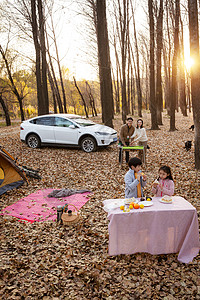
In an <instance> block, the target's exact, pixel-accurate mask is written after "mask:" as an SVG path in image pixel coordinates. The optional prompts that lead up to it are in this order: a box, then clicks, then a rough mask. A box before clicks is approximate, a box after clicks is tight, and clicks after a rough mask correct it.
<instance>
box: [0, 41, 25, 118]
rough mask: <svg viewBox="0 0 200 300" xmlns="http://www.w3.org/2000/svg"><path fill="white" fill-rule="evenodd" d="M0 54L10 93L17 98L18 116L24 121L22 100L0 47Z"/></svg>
mask: <svg viewBox="0 0 200 300" xmlns="http://www.w3.org/2000/svg"><path fill="white" fill-rule="evenodd" d="M0 52H1V55H2V57H3V60H4V62H5V65H6V70H7V72H8V78H9V80H10V83H11V89H12V92H13V94H15V96H16V97H17V100H18V102H19V108H20V114H21V120H22V121H24V120H25V118H24V110H23V103H22V100H23V98H24V97H23V96H20V94H19V92H18V90H17V88H16V86H15V83H14V80H13V77H12V74H11V69H10V67H9V64H8V60H7V58H6V54H5V52H4V50H3V48H2V47H1V45H0Z"/></svg>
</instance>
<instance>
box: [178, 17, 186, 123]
mask: <svg viewBox="0 0 200 300" xmlns="http://www.w3.org/2000/svg"><path fill="white" fill-rule="evenodd" d="M180 24H181V36H180V58H181V63H180V68H179V83H180V93H179V99H180V109H181V112H182V114H183V116H185V117H187V104H186V79H185V65H184V61H185V56H184V37H183V22H182V19H181V18H180Z"/></svg>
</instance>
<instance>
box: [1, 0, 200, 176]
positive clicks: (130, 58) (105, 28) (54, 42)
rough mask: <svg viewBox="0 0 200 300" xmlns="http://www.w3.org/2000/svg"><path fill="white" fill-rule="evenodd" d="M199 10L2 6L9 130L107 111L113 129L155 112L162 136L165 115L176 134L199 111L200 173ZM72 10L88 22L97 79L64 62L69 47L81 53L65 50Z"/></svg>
mask: <svg viewBox="0 0 200 300" xmlns="http://www.w3.org/2000/svg"><path fill="white" fill-rule="evenodd" d="M199 8H200V2H199V1H198V2H197V1H194V0H188V1H181V0H177V1H173V0H169V1H164V0H154V1H153V0H148V1H147V0H146V1H142V2H141V1H140V2H139V1H133V0H123V1H122V0H113V1H111V0H107V1H105V0H103V1H100V0H96V1H94V0H84V1H76V4H75V2H74V1H62V0H60V1H55V2H54V1H53V0H50V1H42V0H23V1H19V0H11V1H1V7H0V12H1V24H0V30H1V43H0V54H1V64H0V103H1V107H0V112H1V114H2V117H3V118H4V119H5V121H6V125H8V126H9V125H10V124H11V120H12V119H15V118H19V117H20V118H21V120H22V121H23V120H24V119H26V118H29V117H32V116H34V115H41V114H45V113H50V112H55V113H57V112H60V113H63V112H64V113H66V112H67V113H72V112H73V113H77V114H85V115H86V117H88V116H89V115H92V116H96V115H97V114H98V113H101V114H102V122H103V123H104V124H106V125H108V126H111V127H113V119H114V115H115V114H121V116H122V121H123V122H124V123H125V120H126V117H127V115H129V114H131V115H138V116H139V117H142V114H143V111H144V110H147V111H148V110H150V114H151V129H153V130H159V125H162V112H163V109H165V110H166V111H167V113H168V115H169V117H170V128H169V130H170V131H175V130H176V118H175V116H176V114H175V113H176V112H178V111H179V110H181V112H182V114H183V115H184V116H187V114H188V112H191V111H192V112H193V119H194V120H193V121H194V126H195V137H194V142H195V167H196V169H197V170H199V169H200V101H199V91H198V89H199V86H200V66H199V64H200V59H199V20H198V17H199ZM70 11H71V12H72V11H73V18H75V17H77V18H78V17H79V16H80V15H81V16H82V19H81V20H84V21H83V22H82V23H81V24H78V25H79V26H78V27H79V32H81V30H82V32H83V34H82V35H83V37H85V38H87V47H86V48H84V51H85V56H84V59H85V61H86V60H88V64H90V65H92V67H93V68H94V70H95V71H96V74H97V73H98V77H97V78H98V79H97V80H94V79H93V80H89V79H90V78H89V76H88V78H87V74H86V78H85V79H84V80H78V81H77V80H76V77H75V74H73V72H72V70H70V69H69V68H68V66H67V65H65V64H63V54H60V53H62V51H63V50H62V49H63V46H65V47H66V49H69V48H72V51H73V50H74V53H77V52H76V51H75V49H73V46H72V47H70V45H68V44H67V43H68V38H67V36H66V38H65V40H64V45H63V43H61V44H60V41H59V34H60V33H61V31H62V28H63V29H64V28H65V27H64V26H63V27H62V24H61V23H59V22H61V21H62V20H63V16H66V19H67V20H68V21H69V20H70V17H72V14H70ZM74 13H75V14H74ZM80 28H81V29H80ZM188 45H189V46H190V47H188ZM78 47H79V48H80V49H81V48H82V44H81V41H80V44H78ZM188 49H190V53H189V51H188ZM76 50H77V49H76ZM82 53H83V52H82ZM70 58H71V57H70ZM70 58H69V59H70ZM77 73H78V70H77ZM94 73H95V72H94Z"/></svg>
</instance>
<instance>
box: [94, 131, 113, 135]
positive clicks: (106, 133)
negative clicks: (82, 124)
mask: <svg viewBox="0 0 200 300" xmlns="http://www.w3.org/2000/svg"><path fill="white" fill-rule="evenodd" d="M95 134H97V135H110V133H108V132H101V131H97V132H95Z"/></svg>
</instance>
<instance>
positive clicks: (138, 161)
mask: <svg viewBox="0 0 200 300" xmlns="http://www.w3.org/2000/svg"><path fill="white" fill-rule="evenodd" d="M141 165H142V161H141V159H139V158H138V157H132V158H131V159H130V160H129V162H128V166H129V168H131V166H133V167H135V168H136V167H137V166H141Z"/></svg>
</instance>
